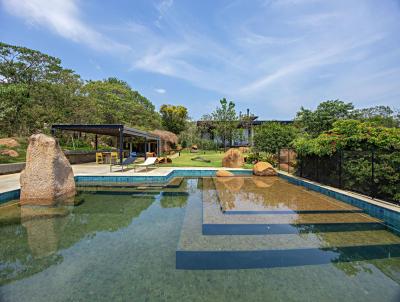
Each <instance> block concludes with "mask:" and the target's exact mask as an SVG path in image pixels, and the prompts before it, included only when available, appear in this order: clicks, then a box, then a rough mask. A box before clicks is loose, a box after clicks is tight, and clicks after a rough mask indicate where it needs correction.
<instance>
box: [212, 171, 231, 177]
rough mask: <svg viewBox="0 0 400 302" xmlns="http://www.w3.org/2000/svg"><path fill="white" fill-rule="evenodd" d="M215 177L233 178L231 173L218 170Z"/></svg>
mask: <svg viewBox="0 0 400 302" xmlns="http://www.w3.org/2000/svg"><path fill="white" fill-rule="evenodd" d="M215 175H216V176H217V177H232V176H235V174H233V173H232V172H229V171H226V170H218V171H217V173H215Z"/></svg>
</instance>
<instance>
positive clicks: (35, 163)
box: [20, 134, 76, 205]
mask: <svg viewBox="0 0 400 302" xmlns="http://www.w3.org/2000/svg"><path fill="white" fill-rule="evenodd" d="M20 183H21V194H20V202H21V205H54V204H55V203H57V202H59V201H65V200H67V199H70V198H72V197H73V196H74V195H75V193H76V189H75V180H74V173H73V171H72V167H71V165H70V163H69V162H68V159H67V158H66V157H65V155H64V153H63V152H62V151H61V149H60V146H59V145H58V143H57V141H56V140H55V139H54V138H53V137H50V136H47V135H44V134H35V135H32V136H31V137H30V138H29V146H28V149H27V153H26V167H25V170H24V171H22V173H21V177H20Z"/></svg>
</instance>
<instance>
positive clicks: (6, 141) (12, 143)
mask: <svg viewBox="0 0 400 302" xmlns="http://www.w3.org/2000/svg"><path fill="white" fill-rule="evenodd" d="M0 145H1V146H5V147H7V148H15V147H19V143H18V141H17V140H16V139H14V138H10V137H6V138H0Z"/></svg>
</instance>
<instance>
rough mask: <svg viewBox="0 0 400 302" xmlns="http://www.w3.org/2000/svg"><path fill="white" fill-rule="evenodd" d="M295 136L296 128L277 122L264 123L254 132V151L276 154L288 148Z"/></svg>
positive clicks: (296, 133) (296, 134)
mask: <svg viewBox="0 0 400 302" xmlns="http://www.w3.org/2000/svg"><path fill="white" fill-rule="evenodd" d="M297 136H298V130H297V128H295V127H293V126H291V125H283V124H280V123H277V122H270V123H265V124H263V125H261V126H260V127H258V128H257V130H256V134H255V135H254V150H255V151H256V152H261V151H264V152H269V153H276V152H277V150H278V149H281V148H284V147H288V146H289V145H290V144H291V142H292V141H293V140H294V139H295V138H296V137H297Z"/></svg>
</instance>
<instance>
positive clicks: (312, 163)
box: [283, 150, 400, 203]
mask: <svg viewBox="0 0 400 302" xmlns="http://www.w3.org/2000/svg"><path fill="white" fill-rule="evenodd" d="M289 154H290V153H289ZM288 158H289V160H288V161H289V162H290V161H292V162H293V161H295V164H294V165H293V166H295V167H296V169H294V170H293V171H292V173H295V174H296V175H298V176H300V177H304V178H307V179H310V180H313V181H316V182H319V183H322V184H326V185H329V186H332V187H336V188H340V189H344V190H349V191H354V192H358V193H361V194H364V195H368V196H370V197H372V198H379V199H383V200H386V201H390V202H394V203H400V152H387V151H381V150H369V151H341V152H337V153H336V154H334V155H332V156H324V157H318V156H299V155H297V157H296V158H295V159H292V160H291V159H290V156H289V157H288ZM283 170H285V169H283Z"/></svg>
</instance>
